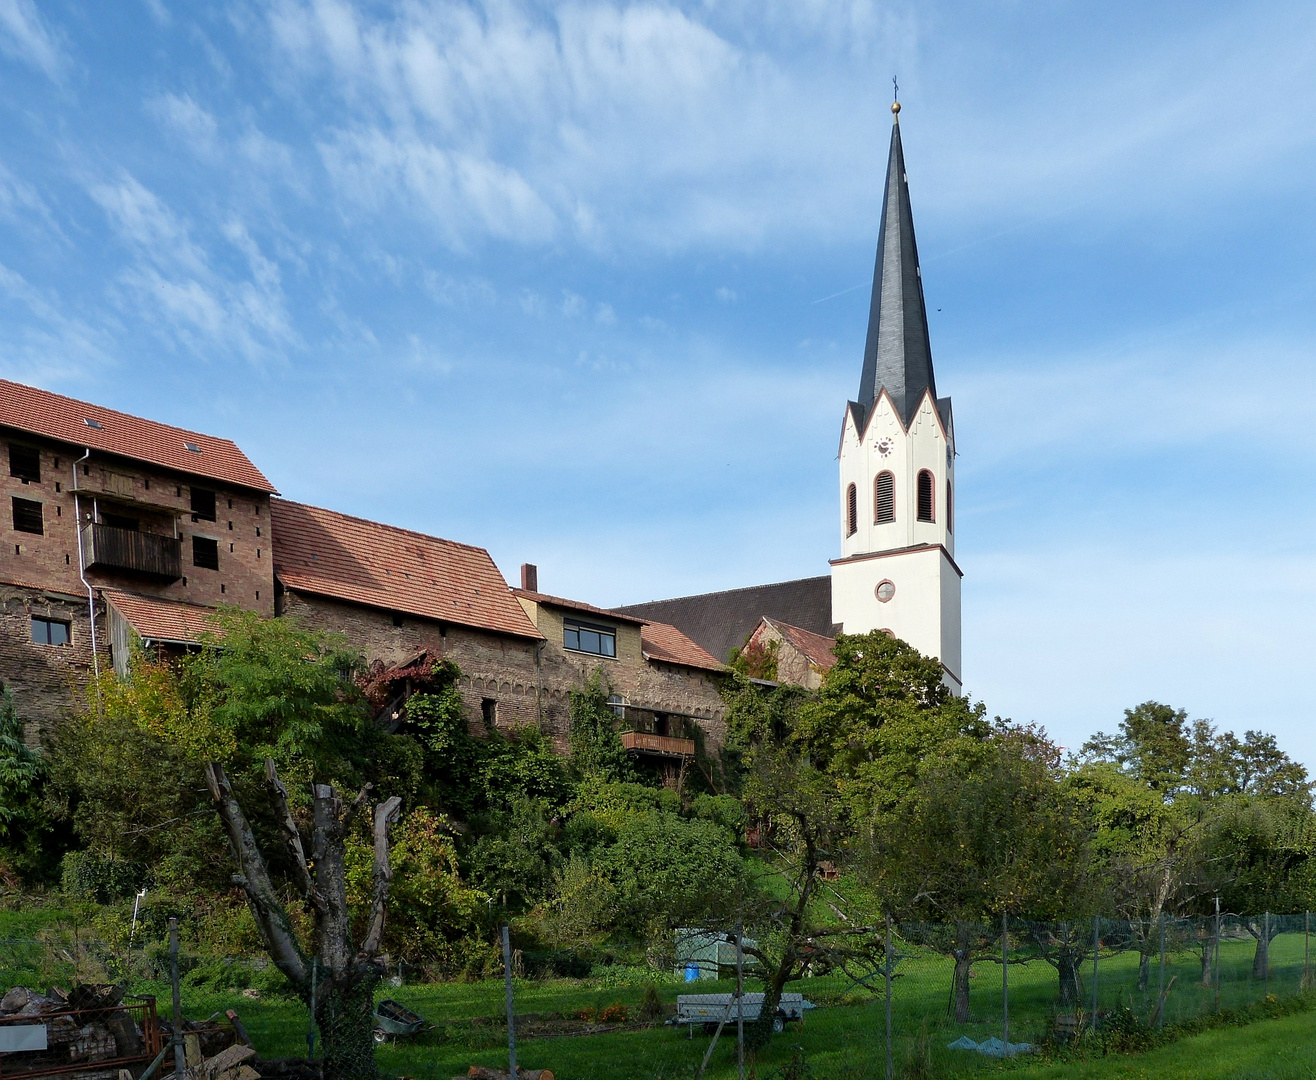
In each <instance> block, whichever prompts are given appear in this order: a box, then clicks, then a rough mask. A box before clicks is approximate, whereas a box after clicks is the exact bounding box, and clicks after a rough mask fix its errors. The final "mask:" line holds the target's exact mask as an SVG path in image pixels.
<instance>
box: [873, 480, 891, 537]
mask: <svg viewBox="0 0 1316 1080" xmlns="http://www.w3.org/2000/svg"><path fill="white" fill-rule="evenodd" d="M895 520H896V478H895V477H894V476H892V475H891V474H890V473H889V472H880V473H878V474H877V479H876V480H874V481H873V521H874V522H875V523H876V524H878V525H889V524H890V523H891V522H893V521H895Z"/></svg>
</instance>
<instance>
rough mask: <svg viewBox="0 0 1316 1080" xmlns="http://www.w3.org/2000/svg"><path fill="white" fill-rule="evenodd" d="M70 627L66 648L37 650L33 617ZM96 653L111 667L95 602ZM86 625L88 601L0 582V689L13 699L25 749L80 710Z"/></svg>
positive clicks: (86, 663)
mask: <svg viewBox="0 0 1316 1080" xmlns="http://www.w3.org/2000/svg"><path fill="white" fill-rule="evenodd" d="M33 616H37V617H39V618H47V619H55V620H58V621H60V622H65V623H68V624H69V625H70V627H71V641H70V643H69V644H68V645H37V644H34V643H33V641H32V618H33ZM96 621H97V626H96V634H97V650H98V652H99V655H100V662H101V666H102V668H103V669H108V668H109V666H110V649H109V636H108V631H107V628H106V624H105V607H104V603H103V602H102V601H100V600H97V602H96ZM92 668H93V665H92V650H91V620H90V618H89V617H88V614H87V597H86V596H85V595H83V596H81V597H79V596H74V595H70V594H67V593H60V592H53V591H48V590H43V589H35V588H23V587H21V586H17V585H8V584H2V583H0V684H2V685H4V686H6V687H8V689H9V690H10V691H11V692H12V693H13V695H14V703H15V706H16V708H17V711H18V715H19V716H20V717H21V718H22V719H23V721H24V728H25V731H26V737H27V741H28V743H29V745H33V746H35V745H37V744H38V743H39V742H40V741H41V740H42V739H43V738H48V737H49V736H50V735H51V734H52V733H53V732H54V730H55V728H56V727H57V726H58V724H59V722H60V721H61V720H63V719H64V718H65V717H66V716H67V715H68V714H69V713H70V712H72V711H74V710H75V709H77V708H79V707H81V705H82V703H83V700H84V698H83V695H84V693H85V691H86V688H87V685H88V680H89V679H90V677H91V674H92Z"/></svg>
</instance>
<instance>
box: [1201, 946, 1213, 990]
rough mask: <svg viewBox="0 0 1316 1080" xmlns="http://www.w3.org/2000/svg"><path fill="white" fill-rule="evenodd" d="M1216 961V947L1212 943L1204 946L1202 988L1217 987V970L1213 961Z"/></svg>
mask: <svg viewBox="0 0 1316 1080" xmlns="http://www.w3.org/2000/svg"><path fill="white" fill-rule="evenodd" d="M1214 959H1215V947H1214V945H1213V944H1212V943H1211V942H1209V941H1208V942H1207V943H1206V944H1205V945H1203V946H1202V983H1201V985H1202V986H1205V987H1210V986H1213V985H1215V969H1214V968H1213V966H1212V961H1213V960H1214Z"/></svg>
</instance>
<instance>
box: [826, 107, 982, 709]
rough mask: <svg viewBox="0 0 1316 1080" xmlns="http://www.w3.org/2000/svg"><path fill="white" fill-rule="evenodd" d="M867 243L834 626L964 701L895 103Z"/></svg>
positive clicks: (951, 497)
mask: <svg viewBox="0 0 1316 1080" xmlns="http://www.w3.org/2000/svg"><path fill="white" fill-rule="evenodd" d="M891 112H892V113H893V115H894V121H893V123H892V127H891V154H890V157H889V158H888V160H887V170H886V192H885V194H884V195H883V197H882V222H881V226H880V228H879V230H878V236H877V265H876V267H875V268H874V271H873V298H872V304H871V307H870V308H869V313H868V340H867V342H866V344H865V346H864V367H863V374H862V375H861V376H860V379H859V400H858V401H851V402H849V404H848V405H847V407H846V410H845V417H844V419H843V421H842V425H841V449H840V465H841V470H840V472H841V485H840V497H841V499H840V502H841V505H840V510H841V513H840V525H841V557H840V558H839V559H833V560H832V563H831V566H832V619H833V620H834V621H835V622H836V623H838V624H840V627H841V629H842V630H843V631H844V632H845V633H847V634H862V633H866V632H867V631H869V630H886V631H889V632H890V633H892V634H894V635H895V636H896V637H898V638H900V639H902V640H903V641H906V642H908V643H909V644H910V645H912V646H914V648H916V649H918V651H919V652H921V653H923V654H925V655H927V656H934V657H936V658H937V659H938V660H940V661H941V666H942V668H943V669H944V670H945V680H946V684H947V685H948V686H949V687H950V688H951V689H952V690H953V691H954V692H955V693H957V694H958V693H961V692H962V690H963V682H962V671H961V668H960V578H961V577H962V576H963V575H962V574H961V572H960V568H959V567H958V566H956V565H955V428H954V424H953V423H952V421H951V411H950V398H948V397H945V398H938V397H937V387H936V381H935V379H934V377H933V373H932V347H931V343H930V341H929V339H928V315H927V308H926V307H925V306H924V302H923V280H922V277H921V276H920V273H919V265H918V248H917V246H916V245H915V243H914V218H913V215H912V214H911V212H910V206H909V186H908V183H907V181H906V177H905V155H904V152H903V150H902V149H901V146H900V103H899V102H896V103H895V104H893V105H892V106H891Z"/></svg>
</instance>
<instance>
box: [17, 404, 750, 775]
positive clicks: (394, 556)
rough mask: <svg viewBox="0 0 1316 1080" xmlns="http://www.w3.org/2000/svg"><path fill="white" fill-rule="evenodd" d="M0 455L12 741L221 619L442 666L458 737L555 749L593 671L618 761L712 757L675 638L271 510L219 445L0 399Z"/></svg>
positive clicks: (716, 735) (225, 444) (331, 519)
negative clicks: (506, 739) (297, 622)
mask: <svg viewBox="0 0 1316 1080" xmlns="http://www.w3.org/2000/svg"><path fill="white" fill-rule="evenodd" d="M0 446H2V447H3V448H4V450H5V451H6V452H7V455H8V466H9V467H8V469H7V470H6V472H7V475H5V476H4V477H3V482H4V485H5V490H4V495H5V503H6V505H5V506H4V508H3V513H4V515H5V516H4V521H3V530H4V531H3V544H4V547H3V550H0V684H2V685H5V686H8V687H9V688H10V689H11V690H12V691H13V693H14V696H15V699H16V702H17V705H18V709H19V713H20V715H21V716H22V717H23V718H24V720H25V721H27V724H28V727H29V735H30V736H32V737H34V736H36V735H37V734H38V732H40V731H41V730H49V729H50V728H51V727H52V726H53V725H54V724H56V723H57V722H58V721H59V719H60V718H61V717H62V716H63V715H65V714H66V713H67V712H68V711H69V710H70V709H71V708H73V707H74V706H75V705H76V704H77V695H78V693H79V692H80V687H82V686H85V684H86V681H87V677H88V675H89V674H91V673H92V672H93V671H95V670H97V669H98V668H102V667H105V666H106V665H112V666H113V667H114V668H115V669H116V670H117V671H119V672H120V673H121V674H122V673H124V672H125V671H126V667H127V662H128V655H129V647H130V640H131V638H132V636H133V635H136V636H137V637H138V638H140V639H141V640H142V641H143V642H145V643H146V644H148V645H163V646H183V647H187V646H191V645H194V644H195V643H196V642H197V641H198V640H199V639H200V636H201V635H202V634H203V633H204V631H205V629H206V627H207V618H208V616H209V615H210V614H212V613H213V611H214V607H215V605H217V604H221V603H223V604H232V605H234V606H237V607H242V608H245V609H247V610H250V611H256V612H258V613H260V614H262V615H266V616H273V615H281V616H283V615H286V616H293V617H297V618H300V619H301V620H303V621H304V622H305V623H306V624H307V625H309V626H312V627H315V628H317V629H322V630H327V631H333V632H338V633H341V634H343V635H344V636H345V637H346V638H347V639H348V641H349V642H350V643H351V645H352V646H353V647H355V648H356V649H358V650H359V651H360V652H361V653H362V654H363V655H364V657H365V658H366V660H367V662H368V663H370V664H371V665H373V668H374V670H375V671H376V672H378V671H381V670H384V671H387V670H390V669H399V670H404V671H405V670H409V667H408V666H409V665H415V664H416V663H418V662H419V661H420V659H421V658H426V660H425V662H430V661H432V660H436V659H439V658H446V659H449V660H452V661H454V662H455V663H456V664H457V666H458V667H459V668H460V669H461V671H462V681H461V686H460V689H461V693H462V696H463V699H464V700H465V702H466V706H467V713H468V718H469V720H470V723H471V725H472V729H473V730H477V731H478V730H480V729H481V727H482V726H485V725H488V726H490V727H494V726H496V727H498V728H501V729H503V730H509V729H512V728H515V727H520V726H524V725H535V726H537V727H538V728H539V729H540V730H541V731H543V732H544V733H545V734H546V735H549V736H550V737H551V738H552V739H553V740H554V742H555V744H556V745H557V746H558V747H559V748H560V749H562V750H565V749H566V747H567V741H568V734H569V723H570V721H569V715H568V698H569V694H570V692H571V690H573V689H576V688H579V687H581V686H583V685H584V683H585V682H586V681H587V680H588V679H589V678H590V676H591V675H592V674H593V673H594V671H596V670H599V669H601V670H602V671H603V675H604V679H605V682H606V684H607V685H608V686H609V687H610V688H611V690H612V693H613V696H614V700H615V707H616V711H617V713H618V717H619V726H620V727H622V728H623V729H624V731H623V739H624V740H625V741H626V743H627V745H628V746H629V747H630V748H631V750H632V752H633V753H634V754H636V755H637V756H641V757H646V758H649V759H652V760H655V761H658V762H660V763H663V764H670V763H672V762H679V761H680V760H681V759H683V758H688V757H689V756H691V755H692V754H693V752H694V740H695V737H696V735H699V736H700V737H702V738H704V739H705V740H706V741H707V742H708V743H710V744H712V745H717V744H720V742H721V741H722V735H723V726H722V700H721V696H720V694H719V692H718V680H719V678H720V673H721V672H722V671H723V670H724V669H723V667H722V665H720V664H719V663H717V661H716V660H714V659H713V657H711V656H710V655H709V654H708V653H706V652H705V651H704V650H703V649H701V648H700V647H699V646H698V645H696V644H695V643H694V642H693V641H691V640H690V639H689V638H688V637H686V636H685V635H684V634H683V633H681V631H679V630H677V629H676V628H675V627H673V626H668V625H665V624H662V623H651V622H648V621H646V620H644V619H643V618H640V617H635V616H625V615H618V614H616V613H614V612H608V611H604V610H602V609H600V608H595V607H592V606H590V605H588V604H583V603H579V602H576V601H572V600H566V599H563V598H560V597H551V596H545V595H543V594H540V593H537V592H535V591H534V582H533V581H532V580H529V579H526V578H524V577H523V581H522V584H523V586H525V585H527V584H528V585H529V588H522V589H518V590H512V589H510V588H509V587H508V585H507V582H506V581H505V580H504V578H503V576H502V574H501V573H500V572H499V570H498V568H497V566H495V565H494V562H493V560H492V559H491V558H490V557H489V553H488V552H487V551H485V550H484V549H483V548H478V547H472V546H471V545H468V544H460V543H456V542H454V541H451V540H444V539H440V538H438V537H433V536H426V535H424V534H421V533H416V532H411V531H409V530H406V529H399V528H395V527H393V526H391V525H384V524H381V523H379V522H374V521H367V520H364V519H362V518H356V517H351V516H349V515H347V514H341V513H337V512H335V511H332V510H325V509H321V508H318V507H313V506H307V505H304V504H302V503H296V502H291V501H288V500H284V499H279V498H274V497H272V496H274V494H275V492H274V488H273V487H272V485H271V484H270V483H269V481H268V480H266V478H265V477H264V476H263V475H262V474H261V473H260V472H259V470H257V469H256V467H255V466H254V465H253V464H252V463H251V462H250V461H249V460H248V459H247V457H246V456H245V455H244V454H243V453H242V451H241V450H239V449H238V448H237V446H235V445H234V444H233V443H232V442H230V441H228V440H225V439H216V438H213V437H210V436H206V435H200V434H197V433H195V432H189V431H184V430H182V429H179V428H173V427H169V426H168V425H165V424H158V423H155V422H153V421H148V420H143V419H140V418H138V417H133V416H129V415H126V414H123V413H118V412H114V411H113V410H109V409H103V408H100V407H99V406H95V405H91V404H88V403H86V402H80V401H76V400H74V399H71V398H66V397H61V396H59V395H56V394H50V393H47V392H45V391H42V390H36V389H33V388H31V387H26V386H21V385H19V384H16V383H11V382H5V381H3V380H0ZM532 571H533V568H528V569H527V570H526V571H523V574H524V573H529V572H532ZM696 728H697V729H698V730H697V731H696ZM34 729H35V730H34Z"/></svg>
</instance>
